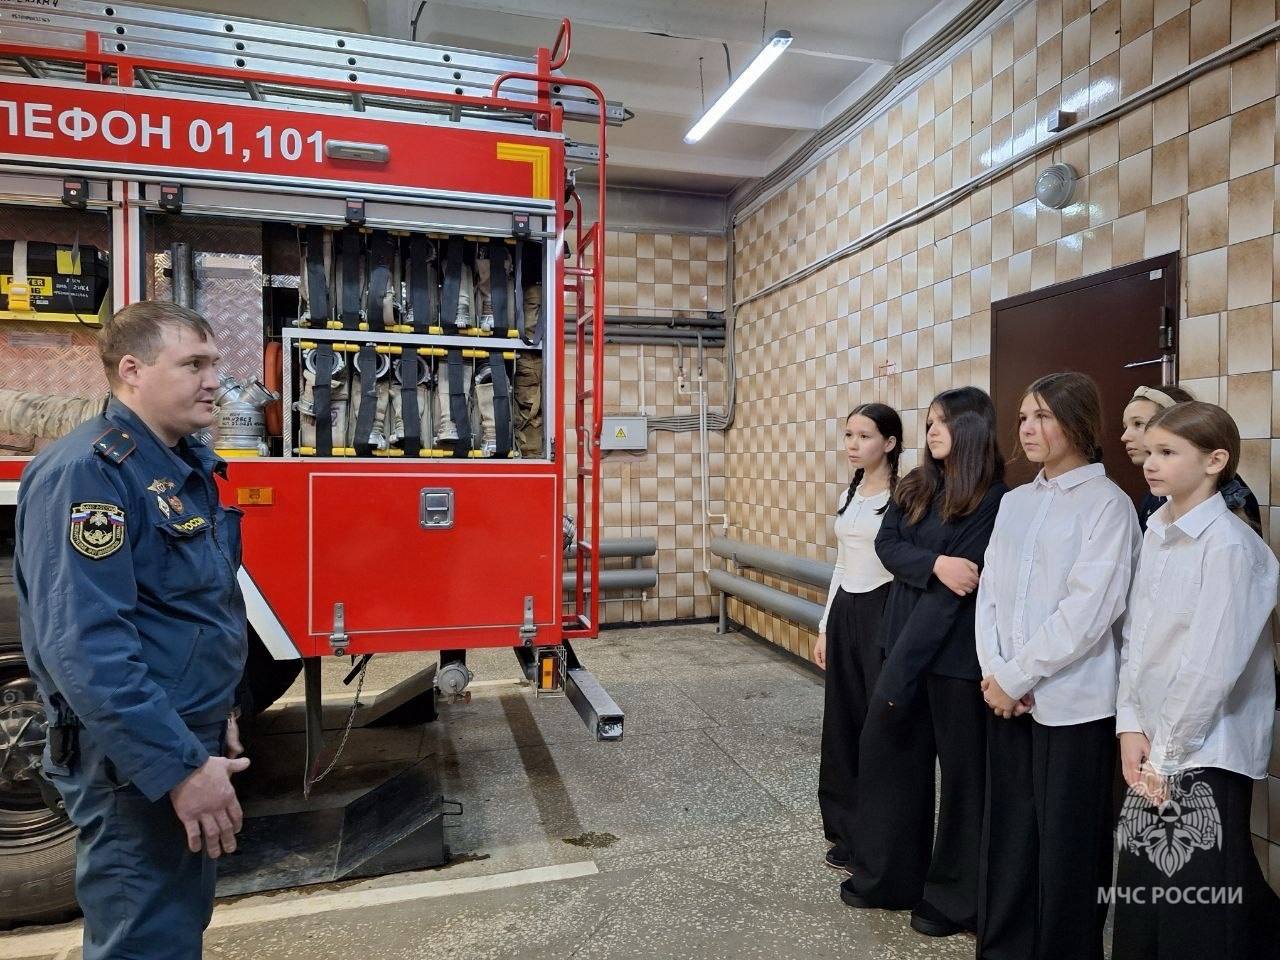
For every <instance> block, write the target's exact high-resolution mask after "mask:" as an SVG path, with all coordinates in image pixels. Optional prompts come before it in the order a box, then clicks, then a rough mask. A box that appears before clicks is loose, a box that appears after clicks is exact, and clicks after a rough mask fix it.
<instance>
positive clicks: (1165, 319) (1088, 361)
mask: <svg viewBox="0 0 1280 960" xmlns="http://www.w3.org/2000/svg"><path fill="white" fill-rule="evenodd" d="M1177 316H1178V255H1177V254H1176V253H1170V254H1166V255H1164V256H1161V257H1156V258H1154V259H1151V260H1144V261H1142V262H1140V263H1133V264H1129V265H1128V266H1124V267H1118V268H1116V269H1114V270H1108V271H1106V272H1105V273H1098V274H1094V275H1093V276H1090V277H1084V278H1083V279H1080V280H1073V281H1071V282H1070V283H1061V284H1058V285H1056V286H1052V287H1046V288H1044V289H1043V290H1034V291H1032V292H1031V293H1025V294H1022V295H1021V296H1017V297H1010V298H1008V299H1006V300H1000V301H997V302H996V303H993V304H992V305H991V395H992V398H993V399H994V401H995V405H996V418H997V423H998V425H999V431H1000V433H999V435H1000V446H1001V449H1003V450H1004V452H1005V454H1006V456H1008V457H1009V458H1010V459H1011V461H1012V462H1011V463H1010V464H1009V471H1008V474H1009V485H1010V486H1014V485H1017V484H1020V483H1025V482H1026V481H1028V480H1030V479H1031V478H1032V477H1034V476H1035V473H1036V470H1035V468H1033V467H1032V465H1031V464H1029V463H1028V462H1027V460H1026V458H1025V457H1024V456H1023V455H1022V448H1021V446H1020V445H1019V444H1018V442H1017V430H1018V407H1019V405H1020V404H1021V402H1022V391H1023V390H1025V389H1026V387H1027V385H1028V384H1030V383H1031V382H1032V381H1033V380H1035V379H1036V378H1037V377H1041V376H1044V375H1045V374H1046V373H1053V372H1055V371H1058V370H1078V371H1080V372H1081V373H1087V374H1089V376H1091V377H1093V378H1094V380H1096V381H1097V382H1098V387H1099V388H1100V389H1101V391H1102V417H1103V450H1104V452H1105V457H1104V461H1103V462H1104V463H1105V464H1106V468H1107V475H1108V476H1110V477H1111V479H1112V480H1114V481H1115V482H1116V483H1118V484H1119V485H1120V486H1121V487H1123V488H1124V489H1125V491H1126V492H1127V493H1129V495H1130V496H1132V497H1133V498H1134V499H1135V501H1136V500H1138V499H1141V497H1142V496H1143V495H1144V494H1145V493H1146V492H1147V486H1146V484H1145V483H1144V482H1143V480H1142V472H1141V471H1140V470H1139V469H1137V468H1136V467H1134V466H1133V464H1132V463H1131V462H1130V461H1129V458H1128V457H1127V456H1125V452H1124V446H1123V445H1122V444H1121V443H1120V433H1121V427H1120V417H1121V415H1122V414H1123V413H1124V408H1125V405H1126V404H1127V403H1128V401H1129V398H1130V397H1131V396H1133V391H1134V388H1135V387H1139V386H1142V385H1144V384H1145V385H1147V386H1157V385H1159V384H1160V382H1161V362H1160V361H1161V360H1162V359H1163V357H1164V356H1165V355H1167V356H1168V357H1170V359H1171V360H1173V362H1172V363H1171V365H1170V366H1171V370H1172V371H1174V372H1175V374H1176V369H1177V368H1176V358H1175V354H1174V351H1175V350H1176V343H1175V340H1174V338H1175V331H1176V329H1177ZM1162 338H1163V339H1162ZM1144 361H1155V362H1147V363H1144ZM1131 364H1142V365H1141V366H1130V365H1131Z"/></svg>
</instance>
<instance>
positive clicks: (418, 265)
mask: <svg viewBox="0 0 1280 960" xmlns="http://www.w3.org/2000/svg"><path fill="white" fill-rule="evenodd" d="M438 297H439V294H438V293H437V291H436V264H435V253H434V251H433V250H432V248H431V241H430V240H428V239H427V238H426V237H424V236H423V235H422V234H420V233H415V234H414V235H413V236H411V237H410V238H409V307H410V309H411V310H412V311H413V332H414V333H426V332H427V328H428V327H432V326H435V324H436V319H437V316H436V315H437V313H438V312H439V310H438V309H437V308H438V305H439V300H438Z"/></svg>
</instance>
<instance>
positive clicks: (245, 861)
mask: <svg viewBox="0 0 1280 960" xmlns="http://www.w3.org/2000/svg"><path fill="white" fill-rule="evenodd" d="M434 762H435V758H434V757H431V756H428V757H424V758H422V759H421V760H419V761H418V762H417V763H415V764H414V765H413V766H411V767H409V768H408V769H406V770H402V771H401V772H400V773H398V774H396V775H395V776H393V777H391V778H390V779H389V780H386V781H384V782H383V783H381V784H379V785H378V786H376V787H374V788H373V789H372V790H370V791H368V792H367V793H365V794H363V795H362V796H360V797H358V798H356V799H355V800H353V801H351V802H350V803H348V804H346V805H345V806H341V807H330V808H326V809H316V810H304V811H301V812H295V813H281V814H271V815H267V816H260V817H252V818H249V819H246V820H245V824H244V830H243V831H242V832H241V833H240V837H239V847H238V849H237V851H236V852H235V853H234V854H231V855H230V856H228V857H226V858H224V859H223V860H222V861H221V862H220V863H219V865H218V896H220V897H227V896H238V895H242V894H247V893H258V892H261V891H264V890H279V889H282V888H285V887H299V886H306V885H309V884H314V883H332V882H333V881H336V880H351V879H356V878H358V877H374V876H381V875H383V874H387V873H399V872H403V871H406V870H422V869H426V868H428V867H435V866H439V865H441V864H443V863H445V862H446V861H447V860H448V859H449V851H448V848H447V847H446V846H445V843H444V805H443V800H442V799H441V796H440V785H439V781H438V780H437V779H436V775H435V772H434V769H433V765H434Z"/></svg>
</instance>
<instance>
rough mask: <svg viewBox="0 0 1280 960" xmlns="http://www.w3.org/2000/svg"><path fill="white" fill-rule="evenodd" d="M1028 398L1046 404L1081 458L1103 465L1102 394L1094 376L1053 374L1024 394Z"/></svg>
mask: <svg viewBox="0 0 1280 960" xmlns="http://www.w3.org/2000/svg"><path fill="white" fill-rule="evenodd" d="M1027 397H1035V398H1036V399H1037V400H1040V401H1043V402H1044V404H1045V406H1047V407H1048V408H1049V410H1050V412H1051V413H1052V414H1053V415H1054V417H1056V418H1057V420H1058V423H1059V424H1060V425H1061V426H1062V432H1063V434H1065V435H1066V438H1067V442H1068V443H1070V444H1071V446H1073V447H1074V448H1075V449H1076V450H1077V452H1079V454H1080V456H1082V457H1085V458H1086V459H1087V460H1088V461H1089V462H1090V463H1101V462H1102V394H1101V393H1100V392H1099V391H1098V384H1097V383H1095V382H1094V379H1093V377H1091V376H1089V375H1088V374H1087V373H1076V372H1075V371H1074V370H1064V371H1062V372H1061V373H1050V374H1048V375H1047V376H1043V377H1041V378H1040V379H1039V380H1037V381H1036V382H1035V383H1033V384H1031V386H1029V387H1027V389H1026V390H1024V391H1023V392H1022V399H1023V400H1026V398H1027ZM1018 447H1019V449H1021V447H1022V444H1018Z"/></svg>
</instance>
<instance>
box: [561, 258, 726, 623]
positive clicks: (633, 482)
mask: <svg viewBox="0 0 1280 960" xmlns="http://www.w3.org/2000/svg"><path fill="white" fill-rule="evenodd" d="M605 256H606V258H607V259H606V262H605V280H606V288H605V313H606V315H607V316H619V317H626V316H680V315H699V314H705V312H706V311H709V310H710V311H718V310H723V309H724V305H725V297H726V269H727V244H726V242H725V238H724V237H707V236H688V235H671V234H636V233H620V232H619V233H614V232H610V233H607V234H606V237H605ZM575 362H576V351H575V350H574V349H573V348H572V347H570V349H569V350H568V351H567V353H566V356H565V363H566V371H567V372H568V373H569V376H568V377H567V379H566V381H565V383H566V387H565V397H564V401H565V442H566V461H565V477H566V484H567V490H566V497H565V502H566V504H567V509H568V511H569V512H570V513H572V514H574V515H575V516H576V515H578V514H579V512H580V511H578V509H577V508H576V506H575V505H574V502H573V501H574V499H575V497H576V488H575V487H574V484H573V476H574V470H575V467H576V456H575V454H576V444H575V438H574V436H573V417H574V398H573V394H572V383H573V381H572V370H573V365H574V363H575ZM703 372H704V376H705V387H704V389H705V390H706V395H707V406H708V409H711V410H723V409H724V403H725V368H724V351H723V350H722V349H719V348H717V349H714V350H707V351H706V352H705V356H704V362H703ZM605 384H606V391H605V413H606V414H614V413H618V414H634V413H637V412H639V411H640V410H641V408H644V409H645V410H646V411H647V412H648V415H649V416H650V417H655V416H656V417H669V416H692V417H696V416H697V414H698V407H699V381H698V358H697V351H696V349H693V350H690V349H688V348H685V349H683V350H680V351H678V350H677V349H676V348H675V347H666V346H654V345H648V344H646V345H638V344H609V345H608V348H607V350H606V353H605ZM707 439H708V450H707V456H706V459H707V467H708V469H707V478H708V501H709V506H710V512H711V513H713V514H720V515H723V513H724V500H725V491H724V476H725V470H724V434H723V433H719V432H716V431H709V432H708V437H707ZM699 442H700V441H699V436H698V434H697V433H696V432H695V433H670V432H665V431H653V432H651V433H650V434H649V449H648V452H647V453H644V454H638V453H636V454H633V453H627V452H621V451H615V452H610V453H606V454H605V457H604V463H603V468H602V471H601V481H602V490H601V495H602V497H601V499H602V508H601V525H602V537H603V538H605V539H611V538H618V537H654V538H656V540H657V542H658V554H657V556H656V557H655V558H652V559H645V560H642V561H640V564H641V565H642V566H653V565H656V568H657V570H658V586H657V589H656V590H652V591H649V592H647V593H646V594H645V595H644V596H643V597H642V596H640V595H639V594H638V593H634V592H625V593H621V594H618V593H612V594H606V595H605V596H604V603H603V604H602V606H601V619H602V621H603V622H606V623H617V622H639V621H658V620H675V619H685V618H691V617H708V616H711V615H712V614H713V613H714V612H715V609H716V604H715V601H714V599H713V598H712V596H711V592H710V589H709V588H708V586H707V582H706V577H705V576H703V574H702V572H703V569H704V556H703V549H702V548H703V502H702V473H701V469H702V466H701V465H702V456H701V452H700V449H699ZM715 532H718V527H717V528H716V530H715V531H712V534H711V535H714V533H715ZM706 559H707V560H713V559H714V558H713V557H710V555H709V554H708V555H707V558H706ZM605 563H606V565H607V566H609V567H625V566H628V565H629V564H630V563H631V561H630V560H623V559H613V560H608V561H605Z"/></svg>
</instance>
